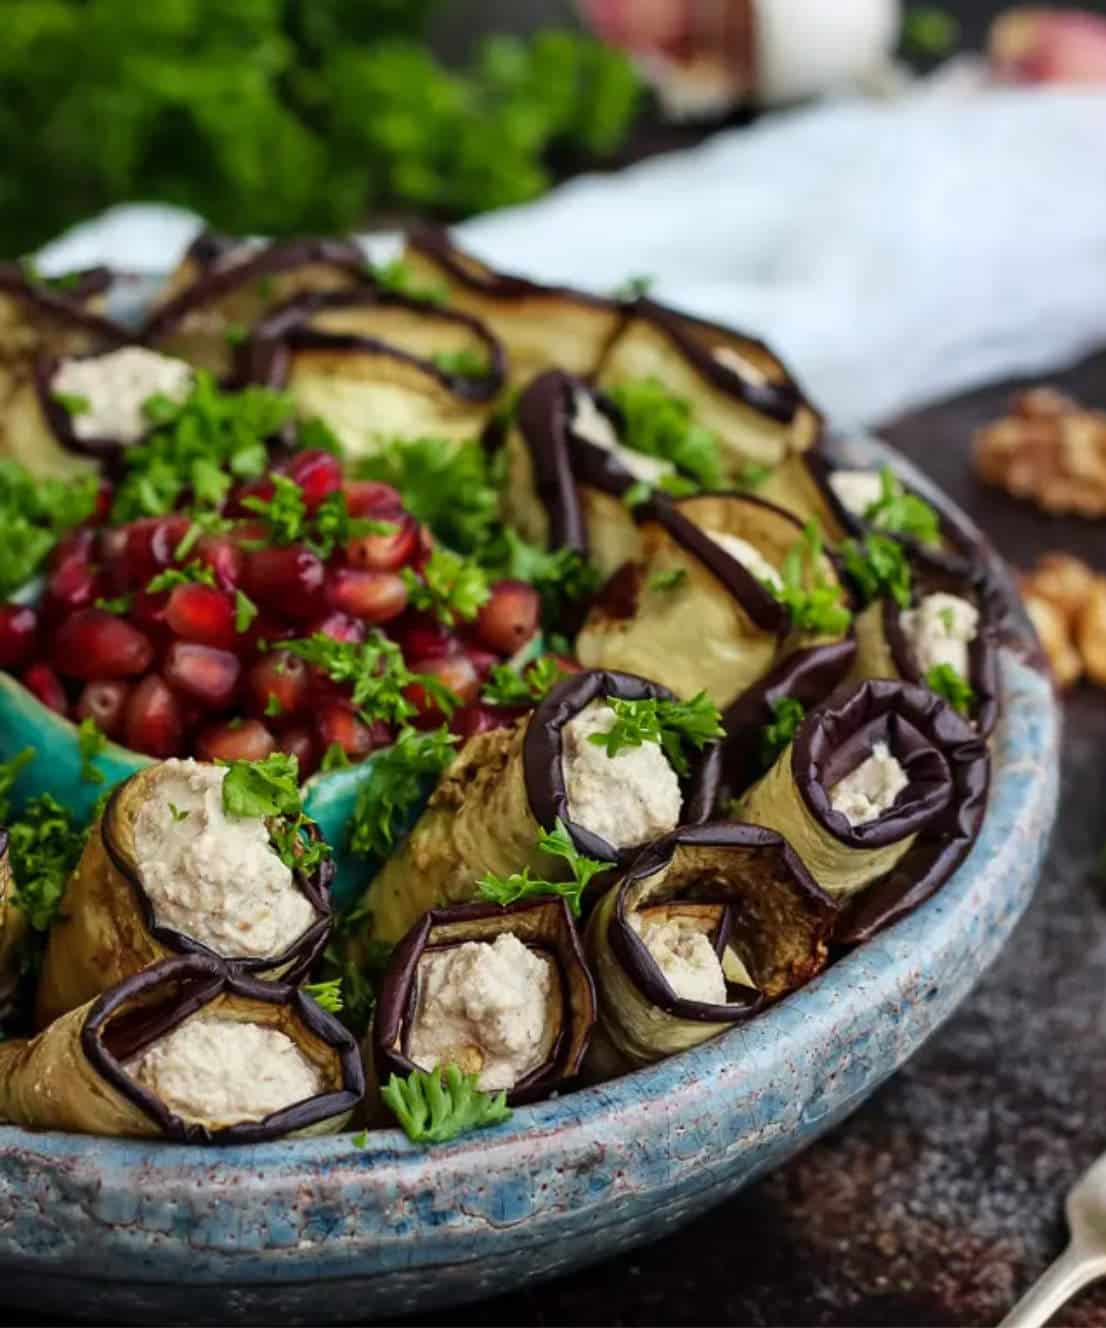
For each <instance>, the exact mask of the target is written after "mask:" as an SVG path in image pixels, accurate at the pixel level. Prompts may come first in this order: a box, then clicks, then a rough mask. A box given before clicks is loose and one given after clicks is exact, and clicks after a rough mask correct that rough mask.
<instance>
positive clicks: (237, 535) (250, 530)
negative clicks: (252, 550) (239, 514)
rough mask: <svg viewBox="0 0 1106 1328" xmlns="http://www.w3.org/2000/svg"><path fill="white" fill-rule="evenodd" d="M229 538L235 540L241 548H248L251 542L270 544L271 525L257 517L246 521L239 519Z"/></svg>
mask: <svg viewBox="0 0 1106 1328" xmlns="http://www.w3.org/2000/svg"><path fill="white" fill-rule="evenodd" d="M228 538H229V539H231V540H233V541H234V543H235V544H237V545H238V547H239V548H240V549H242V548H246V547H247V546H249V545H250V544H268V542H269V527H268V526H267V525H266V524H265V522H264V521H262V520H260V519H259V518H257V517H254V518H251V519H248V520H246V521H237V522H235V525H234V529H233V530H232V531H231V532H230V534H229V536H228Z"/></svg>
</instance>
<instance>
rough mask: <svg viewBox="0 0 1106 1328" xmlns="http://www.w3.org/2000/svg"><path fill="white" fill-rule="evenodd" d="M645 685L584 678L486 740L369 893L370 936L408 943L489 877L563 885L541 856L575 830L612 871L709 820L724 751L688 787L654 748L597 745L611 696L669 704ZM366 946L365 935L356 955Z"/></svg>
mask: <svg viewBox="0 0 1106 1328" xmlns="http://www.w3.org/2000/svg"><path fill="white" fill-rule="evenodd" d="M671 696H672V694H671V692H669V691H668V690H667V689H666V688H664V687H659V686H657V685H656V684H654V683H651V682H647V681H646V680H645V679H643V678H635V677H631V676H629V675H627V674H620V673H611V672H606V671H597V672H592V673H586V672H585V673H577V674H573V675H572V676H571V677H569V678H566V679H564V680H563V681H562V682H560V683H558V684H557V686H556V687H554V688H553V689H552V690H551V691H550V693H549V695H548V696H547V697H546V698H545V699H544V700H543V701H542V702H541V704H540V705H539V706H538V707H537V708H536V709H535V710H534V711H533V712H532V713H531V714H530V715H529V716H528V717H525V718H523V719H521V720H519V721H518V722H517V723H516V724H515V725H514V726H513V727H511V728H507V729H494V730H492V731H490V732H487V733H480V734H477V735H476V736H475V737H472V738H470V739H469V740H468V742H466V743H465V745H464V746H463V747H462V748H461V750H460V752H459V753H458V754H457V756H456V758H455V759H454V761H453V763H452V764H451V765H450V766H449V768H448V769H447V770H446V772H445V774H444V775H443V776H442V778H441V780H440V782H439V784H438V787H437V788H436V789H435V791H434V793H433V795H432V797H431V799H430V803H429V805H428V807H427V809H426V811H425V812H424V813H423V814H422V816H421V817H420V818H419V820H418V822H417V823H416V824H415V827H414V829H413V830H412V831H411V833H410V835H409V836H408V838H407V839H406V841H405V842H404V844H403V845H402V846H401V848H400V849H399V851H398V852H397V853H396V854H395V855H394V856H393V857H392V858H391V859H390V860H389V861H388V862H387V863H386V864H385V866H384V868H383V870H382V871H381V872H380V873H379V875H378V876H377V877H376V878H375V880H374V881H373V882H372V884H371V885H370V886H369V889H368V891H367V892H366V895H365V901H364V907H365V912H366V917H367V919H368V922H367V927H366V930H365V932H364V933H363V935H362V937H361V938H360V939H363V940H369V939H375V940H380V941H389V942H394V941H398V940H399V939H400V937H402V936H403V935H404V934H405V933H406V932H407V931H408V929H409V928H410V927H412V926H413V925H414V923H415V922H416V921H417V920H418V919H419V918H420V917H422V915H423V914H424V913H426V912H427V911H428V910H430V909H434V908H442V907H444V906H447V905H450V904H456V903H464V902H466V901H469V900H471V899H473V897H474V896H475V895H476V893H477V882H478V881H479V880H480V878H481V877H482V876H484V875H485V874H486V873H489V872H491V873H494V874H496V875H499V876H509V875H510V874H512V873H513V872H519V871H522V870H524V869H526V868H529V869H530V870H531V871H533V872H536V873H538V874H539V875H540V878H541V879H542V880H547V881H557V880H561V879H564V876H565V872H566V864H565V863H564V862H563V861H562V860H561V859H559V858H554V857H552V856H551V855H549V854H546V853H544V852H542V851H541V849H539V848H538V846H537V839H538V836H539V834H540V833H541V831H543V830H552V829H553V828H554V826H555V824H556V822H557V820H558V819H560V820H561V821H563V822H564V823H565V826H566V828H567V830H568V833H569V835H570V837H571V838H572V840H573V842H574V844H575V845H576V847H577V849H578V850H579V851H580V852H581V853H584V854H586V855H587V856H588V857H591V858H597V859H599V860H600V861H602V862H609V863H611V865H612V867H613V866H614V865H616V864H617V863H619V862H622V861H626V860H628V859H629V858H630V857H632V856H633V854H634V853H636V852H637V850H638V848H639V847H640V846H641V845H642V844H643V843H648V842H649V841H650V840H652V839H655V838H656V837H657V836H658V835H662V834H665V833H667V832H668V831H670V830H672V829H673V828H674V827H675V826H677V825H679V824H690V823H694V822H696V821H698V820H701V819H703V818H704V817H705V816H706V813H707V810H708V808H709V804H710V802H711V801H712V799H713V787H714V778H715V773H714V772H715V762H716V759H717V749H716V748H713V747H711V748H708V749H706V750H705V751H704V752H703V754H702V755H701V756H700V758H699V759H698V760H697V761H695V762H693V763H692V766H691V773H690V775H689V776H688V777H687V778H686V779H684V780H681V779H680V778H679V777H678V776H677V774H676V772H675V771H674V770H673V768H672V766H671V765H670V763H669V761H668V759H667V757H666V756H665V755H664V753H663V752H662V751H661V749H660V747H659V745H658V744H657V743H655V742H645V743H642V744H641V745H640V746H638V747H633V748H624V749H622V750H621V751H619V752H618V753H617V754H616V755H615V756H613V757H610V756H608V755H607V752H606V748H605V747H603V746H601V745H599V744H596V743H592V742H590V741H589V738H590V737H591V735H592V734H598V733H601V732H604V731H605V730H606V729H609V728H610V727H611V724H612V723H613V721H614V718H615V716H614V712H613V711H612V710H611V708H610V707H609V706H608V705H607V704H606V700H607V698H612V697H615V698H621V699H623V700H632V701H636V700H642V699H645V698H649V697H653V698H657V699H671ZM359 944H360V940H359V939H357V938H355V940H354V942H353V946H352V949H353V951H354V957H356V951H357V948H358V945H359Z"/></svg>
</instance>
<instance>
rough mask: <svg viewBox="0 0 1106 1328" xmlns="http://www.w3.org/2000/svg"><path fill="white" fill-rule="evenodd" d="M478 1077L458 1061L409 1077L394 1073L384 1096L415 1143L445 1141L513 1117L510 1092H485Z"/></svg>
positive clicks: (414, 1073)
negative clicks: (463, 1071) (464, 1072)
mask: <svg viewBox="0 0 1106 1328" xmlns="http://www.w3.org/2000/svg"><path fill="white" fill-rule="evenodd" d="M476 1079H477V1076H476V1075H475V1074H463V1073H462V1072H461V1071H460V1070H459V1069H458V1068H457V1066H456V1065H447V1066H446V1067H445V1068H444V1069H442V1068H441V1067H439V1068H438V1069H436V1070H413V1071H412V1072H411V1073H410V1074H409V1075H408V1076H407V1078H406V1079H400V1078H399V1077H398V1076H397V1075H394V1074H393V1075H392V1076H391V1078H390V1079H389V1080H388V1082H387V1083H386V1084H385V1085H384V1087H383V1088H382V1089H381V1090H380V1096H381V1098H382V1099H383V1101H384V1104H385V1106H386V1107H387V1108H388V1109H389V1110H390V1111H391V1113H392V1114H393V1115H394V1116H395V1118H396V1120H397V1121H399V1123H400V1125H401V1126H402V1127H403V1130H404V1133H405V1134H406V1135H407V1137H408V1139H410V1140H411V1142H412V1143H415V1144H444V1143H447V1142H448V1141H449V1140H450V1139H456V1138H457V1136H458V1135H460V1134H467V1133H468V1132H469V1131H470V1130H483V1129H486V1128H487V1127H488V1126H489V1125H501V1124H502V1123H503V1122H504V1121H506V1120H510V1118H511V1109H510V1107H508V1106H507V1095H506V1093H505V1092H503V1091H500V1092H498V1093H482V1092H481V1091H480V1089H478V1088H477V1087H476Z"/></svg>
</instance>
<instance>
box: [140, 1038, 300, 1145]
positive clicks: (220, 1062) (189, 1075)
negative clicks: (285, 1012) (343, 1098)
mask: <svg viewBox="0 0 1106 1328" xmlns="http://www.w3.org/2000/svg"><path fill="white" fill-rule="evenodd" d="M127 1071H128V1073H129V1074H130V1076H131V1078H132V1079H134V1080H135V1081H136V1082H137V1083H139V1084H141V1085H142V1086H143V1087H144V1088H148V1089H149V1090H150V1092H151V1093H153V1095H154V1096H155V1097H156V1098H157V1099H158V1100H159V1101H161V1102H162V1103H164V1105H165V1106H166V1107H168V1109H169V1110H170V1111H172V1112H173V1113H174V1114H175V1115H177V1116H182V1117H184V1119H185V1120H195V1121H218V1122H219V1123H220V1124H226V1125H232V1124H234V1123H235V1122H236V1121H257V1120H263V1119H264V1118H265V1117H266V1116H271V1115H272V1113H273V1112H274V1111H280V1110H281V1109H282V1108H284V1107H290V1106H292V1105H293V1104H294V1103H297V1102H304V1101H306V1100H307V1099H308V1098H312V1097H316V1096H318V1094H319V1093H321V1092H322V1091H323V1088H324V1084H323V1081H322V1076H321V1074H320V1073H319V1070H318V1069H317V1068H316V1067H315V1066H314V1065H312V1064H311V1062H310V1061H309V1060H308V1059H307V1057H306V1056H304V1054H303V1052H302V1051H300V1049H299V1047H297V1046H296V1044H295V1043H294V1042H293V1041H292V1039H291V1038H290V1037H289V1036H288V1035H287V1034H286V1033H282V1032H280V1030H279V1029H276V1028H267V1027H265V1026H264V1025H262V1024H248V1023H240V1022H239V1021H238V1020H235V1019H223V1018H220V1017H218V1016H215V1015H213V1016H211V1017H210V1018H205V1017H204V1015H203V1014H202V1013H201V1014H198V1015H193V1017H192V1018H191V1019H186V1020H185V1021H184V1023H183V1024H179V1025H178V1026H177V1027H176V1028H174V1029H173V1031H172V1032H171V1033H169V1034H167V1035H166V1036H165V1037H163V1038H161V1039H160V1040H159V1041H157V1042H155V1043H154V1044H153V1046H151V1047H148V1048H147V1049H146V1050H145V1051H144V1052H142V1053H141V1055H139V1056H137V1057H136V1058H135V1059H134V1060H133V1061H131V1062H130V1064H129V1065H128V1066H127Z"/></svg>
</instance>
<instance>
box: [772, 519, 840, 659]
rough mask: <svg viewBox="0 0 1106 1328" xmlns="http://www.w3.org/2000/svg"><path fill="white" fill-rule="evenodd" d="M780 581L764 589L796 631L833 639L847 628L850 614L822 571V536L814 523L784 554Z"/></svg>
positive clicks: (806, 527)
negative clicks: (780, 606) (774, 599)
mask: <svg viewBox="0 0 1106 1328" xmlns="http://www.w3.org/2000/svg"><path fill="white" fill-rule="evenodd" d="M780 580H781V582H782V585H780V586H768V587H767V589H768V590H769V591H770V592H771V593H772V594H773V595H774V596H775V597H776V598H777V599H778V600H779V601H780V603H781V604H782V605H783V606H784V608H786V609H787V612H788V616H789V617H790V619H791V626H792V627H793V628H794V629H795V630H796V631H798V632H811V633H817V634H818V635H823V634H824V635H826V636H833V635H836V634H838V633H840V632H844V631H845V630H846V629H847V628H848V626H849V623H850V622H851V621H852V614H851V613H850V612H849V610H848V609H847V608H846V607H845V604H844V602H843V596H842V592H841V587H840V586H839V585H837V584H836V583H835V582H833V581H830V580H828V579H827V578H826V576H825V575H824V573H823V571H822V532H821V530H820V529H819V527H818V523H817V522H816V521H808V522H807V524H806V525H805V526H804V527H803V536H802V539H801V540H799V542H798V543H797V544H795V545H793V546H792V547H791V548H790V549H789V550H788V551H787V553H786V555H785V556H784V560H783V563H782V564H781V566H780Z"/></svg>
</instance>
